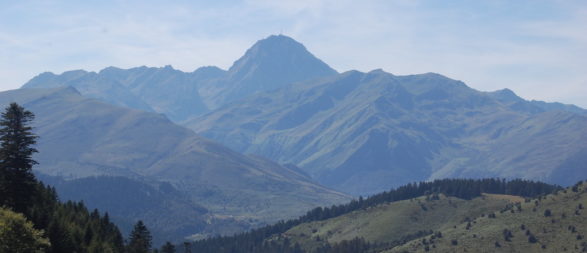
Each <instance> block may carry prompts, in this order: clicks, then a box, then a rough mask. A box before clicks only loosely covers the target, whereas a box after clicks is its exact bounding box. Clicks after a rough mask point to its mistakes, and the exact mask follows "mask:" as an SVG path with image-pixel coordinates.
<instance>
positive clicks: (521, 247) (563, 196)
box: [385, 183, 587, 252]
mask: <svg viewBox="0 0 587 253" xmlns="http://www.w3.org/2000/svg"><path fill="white" fill-rule="evenodd" d="M573 189H575V190H573ZM573 189H571V188H570V189H567V190H565V191H561V192H559V193H558V194H551V195H547V196H546V197H544V198H538V199H535V200H531V201H525V202H524V203H521V204H520V205H519V208H518V207H517V206H510V207H508V208H506V209H504V211H502V212H496V213H494V215H495V216H492V217H489V216H485V217H475V218H473V219H472V221H471V223H470V224H471V225H470V226H468V225H467V223H461V224H460V225H458V226H455V227H452V228H447V229H443V230H442V231H441V233H442V237H441V238H438V237H435V238H432V237H430V236H427V237H425V238H424V239H422V238H419V239H417V240H413V241H410V242H408V243H406V244H404V245H402V246H400V247H395V248H393V249H391V250H389V251H385V252H465V251H466V252H585V251H587V239H585V234H586V233H587V230H586V228H587V219H586V218H585V215H586V214H585V206H586V205H587V184H585V183H582V184H578V185H577V186H576V187H574V188H573Z"/></svg>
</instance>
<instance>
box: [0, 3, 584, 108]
mask: <svg viewBox="0 0 587 253" xmlns="http://www.w3.org/2000/svg"><path fill="white" fill-rule="evenodd" d="M280 32H281V33H283V34H285V35H288V36H291V37H293V38H294V39H296V40H298V41H300V42H301V43H303V44H304V45H306V47H307V48H308V49H309V50H310V51H311V52H312V53H314V55H316V56H317V57H319V58H321V59H322V60H324V61H325V62H326V63H328V64H329V65H330V66H332V67H333V68H335V69H337V70H338V71H341V72H342V71H346V70H351V69H357V70H361V71H369V70H372V69H377V68H382V69H384V70H385V71H388V72H390V73H393V74H398V75H401V74H415V73H424V72H437V73H440V74H443V75H446V76H448V77H451V78H454V79H458V80H462V81H464V82H466V83H467V84H468V85H469V86H471V87H473V88H476V89H479V90H485V91H488V90H496V89H501V88H505V87H508V88H510V89H512V90H514V91H515V92H516V93H518V94H519V95H521V96H522V97H524V98H527V99H537V100H545V101H560V102H564V103H574V104H577V105H580V106H582V107H587V67H586V66H587V1H584V0H575V1H573V0H548V1H547V0H508V1H506V0H486V1H482V0H474V1H473V0H460V1H457V0H455V1H450V0H447V1H438V0H428V1H424V0H422V1H419V0H380V1H377V0H374V1H349V0H336V1H335V0H325V1H318V0H295V1H294V0H292V1H290V0H282V1H270V0H246V1H230V0H227V1H187V0H186V1H148V0H147V1H146V0H142V1H122V0H102V1H48V0H44V1H10V0H0V90H7V89H13V88H17V87H20V85H22V84H23V83H24V82H26V81H27V80H28V79H30V78H32V77H33V76H35V75H37V74H39V73H41V72H44V71H51V72H55V73H61V72H63V71H66V70H71V69H86V70H92V71H97V70H100V69H102V68H104V67H107V66H117V67H122V68H130V67H135V66H140V65H147V66H155V67H158V66H164V65H167V64H170V65H172V66H174V67H175V68H177V69H181V70H184V71H193V70H194V69H196V68H198V67H200V66H205V65H216V66H219V67H221V68H228V67H229V66H230V65H231V64H232V62H233V61H235V60H236V59H237V58H238V57H240V56H241V55H242V54H243V53H244V51H245V50H246V49H247V48H248V47H250V46H251V45H252V44H253V43H254V42H255V41H257V40H259V39H262V38H265V37H267V36H268V35H270V34H277V33H280Z"/></svg>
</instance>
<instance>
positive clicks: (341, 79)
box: [186, 70, 587, 194]
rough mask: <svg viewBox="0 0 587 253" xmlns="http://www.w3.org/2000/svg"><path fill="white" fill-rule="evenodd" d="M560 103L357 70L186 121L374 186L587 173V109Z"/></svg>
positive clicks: (316, 173)
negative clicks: (584, 111)
mask: <svg viewBox="0 0 587 253" xmlns="http://www.w3.org/2000/svg"><path fill="white" fill-rule="evenodd" d="M569 108H571V109H569ZM556 109H557V108H555V106H553V105H552V104H548V106H547V108H545V107H544V106H539V105H537V104H536V103H535V102H528V101H525V100H523V99H521V98H519V97H518V96H516V95H515V94H514V93H513V92H511V91H508V90H505V91H500V92H493V93H488V92H480V91H476V90H474V89H471V88H469V87H468V86H467V85H465V84H464V83H463V82H460V81H456V80H452V79H449V78H446V77H444V76H441V75H438V74H434V73H428V74H422V75H411V76H394V75H392V74H389V73H385V72H383V71H381V70H376V71H372V72H369V73H361V72H357V71H350V72H346V73H343V74H340V75H338V76H334V77H331V78H326V79H322V80H320V81H308V82H302V83H295V84H292V85H287V86H285V87H283V88H281V89H278V90H273V91H269V92H266V93H262V94H257V95H255V96H252V97H249V98H247V99H245V100H243V101H242V102H240V103H235V104H232V105H229V106H225V107H222V108H220V109H218V110H215V111H213V112H211V113H208V114H206V115H203V116H201V117H198V118H196V119H194V120H192V121H188V122H187V123H186V125H187V126H189V127H191V128H192V129H194V130H195V131H196V132H198V133H200V134H202V135H204V136H206V137H209V138H212V139H214V140H217V141H219V142H221V143H224V144H226V145H228V146H229V147H232V148H234V149H235V150H237V151H241V152H245V153H253V154H259V155H262V156H265V157H268V158H270V159H274V160H276V161H278V162H280V163H293V164H296V165H297V166H299V167H301V168H303V169H304V170H305V171H306V172H308V173H309V174H310V175H312V176H313V177H314V178H317V179H318V180H319V181H320V182H322V183H324V184H326V185H328V186H331V187H334V188H336V189H338V190H342V191H347V192H350V193H353V194H370V193H375V192H379V191H383V190H387V189H389V187H392V186H398V185H401V184H405V183H408V182H412V181H416V180H427V179H432V178H443V177H487V176H496V177H497V176H499V177H508V178H512V177H521V178H528V179H539V180H545V181H548V182H554V183H561V184H567V183H572V181H574V179H572V180H568V179H564V178H561V176H559V174H560V173H562V172H563V171H565V173H567V174H568V173H571V172H572V173H571V174H574V175H577V176H581V177H587V171H585V170H584V167H582V165H581V163H582V162H585V161H587V160H586V158H582V156H581V155H580V154H584V153H585V150H587V141H586V140H587V129H586V128H585V127H584V126H585V125H586V124H587V117H586V116H585V115H583V114H581V113H575V112H573V111H574V109H573V108H572V107H561V109H562V110H556ZM579 110H582V109H579ZM583 164H584V163H583Z"/></svg>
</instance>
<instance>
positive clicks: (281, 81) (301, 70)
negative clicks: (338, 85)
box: [200, 35, 337, 108]
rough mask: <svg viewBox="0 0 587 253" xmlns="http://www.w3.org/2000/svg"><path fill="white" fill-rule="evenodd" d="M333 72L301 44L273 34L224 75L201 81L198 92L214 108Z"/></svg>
mask: <svg viewBox="0 0 587 253" xmlns="http://www.w3.org/2000/svg"><path fill="white" fill-rule="evenodd" d="M335 74H337V72H336V71H335V70H334V69H332V68H330V67H329V66H328V65H327V64H326V63H324V62H322V61H321V60H320V59H318V58H316V57H315V56H314V55H312V54H311V53H310V52H308V50H307V49H306V48H305V47H304V45H302V44H301V43H299V42H297V41H295V40H293V39H292V38H290V37H287V36H284V35H272V36H269V37H268V38H265V39H263V40H259V41H258V42H257V43H255V44H254V45H253V46H252V47H251V48H250V49H249V50H247V52H246V53H245V55H244V56H242V57H241V58H240V59H238V60H237V61H235V62H234V64H233V65H232V66H231V67H230V69H229V70H228V72H227V73H226V75H225V76H224V77H223V78H219V79H215V80H213V81H210V82H203V83H202V84H201V85H200V86H201V88H200V94H202V97H203V98H204V100H205V101H206V102H207V104H208V105H209V106H210V107H211V108H217V107H219V106H222V105H224V104H227V103H229V102H232V101H235V100H238V99H241V98H244V97H246V96H248V95H251V94H254V93H257V92H260V91H268V90H273V89H276V88H279V87H282V86H283V85H286V84H289V83H293V82H299V81H304V80H309V79H315V78H320V77H326V76H332V75H335Z"/></svg>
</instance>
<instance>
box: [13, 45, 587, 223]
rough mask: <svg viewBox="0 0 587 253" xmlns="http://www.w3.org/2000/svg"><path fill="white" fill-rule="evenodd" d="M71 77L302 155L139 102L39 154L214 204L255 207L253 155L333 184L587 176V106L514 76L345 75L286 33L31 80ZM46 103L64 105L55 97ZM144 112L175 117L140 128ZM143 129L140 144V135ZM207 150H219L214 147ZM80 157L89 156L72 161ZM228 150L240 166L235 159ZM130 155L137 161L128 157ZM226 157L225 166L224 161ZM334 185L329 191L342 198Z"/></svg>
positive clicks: (79, 123)
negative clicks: (242, 47)
mask: <svg viewBox="0 0 587 253" xmlns="http://www.w3.org/2000/svg"><path fill="white" fill-rule="evenodd" d="M57 86H72V87H74V88H75V89H77V90H78V91H79V92H80V93H81V94H82V95H84V96H87V97H92V98H96V99H99V100H102V101H103V102H106V103H110V104H114V105H118V106H126V107H130V108H134V109H138V110H142V111H146V112H158V113H162V114H165V116H167V117H168V118H169V119H171V120H172V121H173V122H175V123H179V124H182V125H184V126H187V127H188V128H190V129H193V130H194V131H195V132H196V133H198V134H200V135H202V136H204V137H207V138H210V139H212V140H215V141H218V142H220V143H222V144H224V145H226V146H228V147H229V148H231V149H232V150H235V151H237V152H242V153H248V154H254V155H258V156H261V157H266V158H268V159H271V160H273V161H276V162H277V163H280V164H292V165H294V166H293V167H288V168H286V167H285V166H280V165H278V164H276V163H273V162H270V161H267V160H265V159H263V158H259V157H251V156H243V155H240V154H238V153H236V152H233V151H231V150H230V149H228V148H225V147H222V146H220V145H218V144H215V143H213V142H210V141H207V140H205V139H202V138H200V137H197V136H196V135H194V134H193V133H192V132H190V131H188V130H187V129H185V128H182V127H179V126H177V125H174V124H172V122H170V121H165V116H164V115H156V114H153V113H150V114H148V115H149V117H147V118H148V119H143V118H142V117H139V118H135V117H138V116H137V115H139V114H140V115H143V114H144V113H143V112H139V111H133V110H126V111H125V113H122V112H121V113H120V114H117V115H118V116H117V117H114V118H115V119H116V120H113V118H112V117H111V116H107V117H105V118H104V120H103V121H98V122H94V121H92V122H91V123H89V121H88V122H84V121H83V120H82V119H83V118H81V119H76V121H75V123H76V124H63V126H62V127H65V128H67V127H68V126H69V125H73V126H75V127H70V128H69V129H67V130H64V132H63V133H62V134H63V136H55V137H49V138H54V139H55V140H59V142H57V141H55V142H54V143H53V144H51V145H49V144H47V147H46V149H48V150H49V152H45V153H46V154H40V155H39V157H40V158H43V159H46V161H45V162H44V163H43V164H44V165H43V166H45V169H46V170H47V171H50V172H51V173H53V174H61V175H65V176H67V175H68V173H72V172H71V171H69V169H63V168H64V166H63V164H70V165H72V166H69V167H68V168H71V167H73V166H79V168H78V169H77V170H78V172H75V173H80V176H81V175H93V174H96V173H98V172H100V171H101V172H104V173H105V171H108V173H109V174H112V173H114V172H116V173H115V174H116V175H123V176H127V177H132V176H136V175H139V176H150V177H160V178H162V179H163V180H169V181H173V182H176V183H175V185H177V187H178V189H180V190H186V191H194V192H206V191H210V192H211V195H206V196H207V197H205V196H203V195H202V196H200V198H197V199H198V201H203V202H202V203H199V204H202V205H203V206H206V207H207V208H211V211H212V212H214V211H219V210H224V209H223V208H224V206H223V205H217V204H211V203H206V201H207V198H208V197H209V196H224V197H218V198H215V197H214V198H212V199H216V200H218V199H224V200H225V201H226V203H227V204H226V205H227V207H226V208H227V210H230V209H231V208H234V209H233V210H240V211H243V210H249V209H246V208H245V209H242V208H240V209H239V207H238V206H239V205H241V204H242V203H248V201H250V199H248V197H246V196H247V195H246V194H242V195H241V194H238V193H239V191H240V188H239V187H244V186H247V187H251V185H252V186H261V185H263V186H267V185H271V184H268V183H267V182H264V183H259V182H258V181H255V182H254V183H250V182H249V183H245V182H248V181H246V180H242V178H241V177H243V174H240V173H237V174H235V173H234V172H235V171H240V170H237V168H238V169H240V168H241V167H239V166H241V164H249V165H250V166H245V168H247V169H248V170H249V171H254V169H253V168H257V167H261V168H267V167H266V166H269V168H271V169H269V168H268V169H265V170H262V171H263V173H268V174H271V172H272V171H280V173H285V174H280V175H283V177H284V178H285V179H287V180H291V179H292V178H293V179H295V180H298V179H299V180H301V181H298V183H300V182H302V181H303V182H304V183H306V182H310V179H309V178H306V177H305V174H304V173H307V174H308V175H310V176H311V177H312V178H313V179H315V180H317V181H318V182H320V183H322V184H324V185H326V186H329V187H333V188H335V189H337V190H339V191H343V192H347V193H351V194H353V195H369V194H373V193H376V192H380V191H383V190H388V189H389V188H390V187H394V186H398V185H402V184H405V183H408V182H413V181H419V180H429V179H436V178H446V177H476V178H477V177H506V178H517V177H521V178H526V179H535V180H543V181H546V182H550V183H557V184H562V185H568V184H570V183H573V182H574V181H575V180H576V179H577V178H587V171H586V170H585V169H584V165H585V164H587V129H586V128H585V126H586V125H587V112H586V110H584V109H582V108H579V107H576V106H573V105H564V104H560V103H545V102H541V101H526V100H524V99H522V98H520V97H518V96H517V95H516V94H514V93H513V92H512V91H511V90H508V89H504V90H499V91H495V92H482V91H477V90H474V89H472V88H470V87H468V86H467V85H466V84H464V83H463V82H460V81H457V80H453V79H450V78H447V77H444V76H442V75H439V74H435V73H427V74H419V75H409V76H396V75H393V74H390V73H386V72H384V71H382V70H375V71H371V72H368V73H363V72H358V71H348V72H345V73H340V74H339V73H337V72H336V71H335V70H333V69H332V68H330V67H329V66H328V65H327V64H325V63H324V62H322V61H321V60H319V59H318V58H316V57H315V56H313V55H312V54H311V53H310V52H308V50H307V49H306V48H305V47H304V46H303V45H302V44H300V43H298V42H296V41H294V40H293V39H291V38H289V37H287V36H283V35H279V36H270V37H268V38H266V39H263V40H260V41H258V42H257V43H256V44H255V45H253V47H252V48H251V49H249V50H248V51H247V52H246V53H245V55H244V56H243V57H241V58H240V59H239V60H237V61H236V62H235V63H234V64H233V66H232V67H230V68H229V69H228V70H222V69H219V68H217V67H203V68H200V69H197V70H196V71H194V72H191V73H185V72H181V71H178V70H174V69H173V68H171V67H170V66H167V67H164V68H147V67H139V68H133V69H128V70H124V69H118V68H113V67H110V68H106V69H104V70H102V71H100V72H99V73H93V72H85V71H72V72H65V73H63V74H61V75H54V74H51V73H44V74H41V75H39V76H37V77H35V78H33V79H32V80H31V81H29V82H28V83H27V84H25V85H24V86H23V89H22V90H21V91H18V92H22V94H28V93H35V91H34V89H32V88H48V87H57ZM69 92H73V91H69ZM23 96H24V95H23ZM78 97H80V96H78ZM60 99H63V98H60ZM68 99H69V98H68ZM80 99H81V98H80ZM56 100H58V99H56ZM92 101H93V100H92ZM95 103H97V102H93V104H95ZM33 104H34V103H33ZM93 104H92V105H89V104H88V105H87V106H86V108H84V109H83V110H82V109H79V111H77V110H78V109H77V107H75V108H69V107H67V108H58V109H57V108H56V110H63V111H62V112H59V113H60V114H58V115H57V116H55V117H56V119H59V120H57V121H56V122H57V123H55V122H47V123H46V124H58V122H60V121H62V120H64V119H67V116H68V114H67V112H70V111H73V113H76V115H77V114H79V115H84V114H83V113H82V111H84V112H93V114H92V115H94V114H97V115H99V114H100V113H102V112H101V109H100V110H97V109H93V108H92V107H93V106H94V105H93ZM47 107H48V108H50V107H49V106H47ZM100 108H101V107H100ZM112 108H113V107H112ZM76 111H77V112H76ZM42 113H47V114H49V113H50V112H49V111H48V109H45V108H43V110H42V111H40V113H39V114H42ZM51 113H57V112H51ZM52 115H53V114H52ZM145 115H146V114H145ZM163 122H164V123H163ZM142 124H144V125H149V126H154V125H157V124H161V125H164V126H165V128H164V129H163V128H159V127H153V128H152V130H147V131H143V130H140V131H139V130H136V129H137V128H136V127H137V126H143V125H142ZM90 126H95V127H96V129H100V131H106V130H107V131H108V134H103V133H101V132H100V133H93V132H92V134H90V135H89V136H90V137H89V138H88V139H91V140H92V141H91V142H90V141H89V140H86V139H85V137H84V139H83V140H78V139H74V138H73V137H71V136H74V135H75V134H76V133H77V132H80V131H81V130H80V129H86V128H88V129H91V128H90ZM82 127H85V128H82ZM120 128H122V129H127V130H125V131H121V130H119V129H120ZM40 129H41V128H40ZM149 131H150V132H149ZM65 133H69V134H65ZM40 134H41V135H43V134H47V135H48V136H52V135H54V134H55V133H52V132H45V133H40ZM46 138H47V137H46ZM68 138H69V139H68ZM129 139H133V141H136V143H137V145H136V146H135V145H134V144H133V145H132V146H129V144H128V143H129V141H130V140H129ZM51 140H53V139H51ZM91 143H99V144H100V145H97V144H91ZM133 143H135V142H133ZM194 143H195V144H197V148H196V146H195V144H194ZM41 145H43V144H41ZM58 145H63V146H65V147H67V146H68V145H71V146H72V147H75V148H74V151H75V152H72V153H71V154H69V153H66V152H63V153H59V154H58V153H57V152H60V151H59V150H60V149H57V148H56V147H59V146H58ZM90 147H91V148H90ZM96 147H101V148H100V149H96ZM147 147H149V148H148V150H144V149H147ZM150 147H155V148H152V149H151V148H150ZM202 147H205V148H202ZM53 149H55V151H53ZM94 149H96V150H94ZM78 150H88V152H87V153H80V152H82V151H78ZM212 151H214V153H213V154H211V153H209V152H212ZM76 152H77V153H76ZM202 152H204V153H205V154H207V156H205V157H206V158H205V159H204V158H202V157H203V156H204V154H202ZM207 152H208V153H207ZM43 156H45V157H43ZM210 157H213V158H214V159H212V158H210ZM225 157H230V158H229V159H227V158H225ZM43 159H41V160H43ZM57 159H59V160H57ZM76 159H78V160H79V159H81V160H83V161H84V162H83V163H77V162H75V163H71V162H70V161H71V160H74V161H75V160H76ZM210 159H211V160H210ZM47 161H51V162H47ZM202 161H206V162H204V163H205V165H206V166H204V167H203V168H205V169H199V170H197V171H198V173H196V172H194V171H193V170H192V167H190V166H191V165H194V164H198V166H199V163H202ZM212 161H213V162H212ZM227 161H230V164H234V166H228V167H226V166H224V164H225V163H226V162H227ZM122 163H124V164H125V165H124V166H125V168H131V169H128V170H126V169H125V170H123V169H119V167H117V166H119V165H118V164H122ZM95 164H99V166H97V165H95ZM236 164H238V165H236ZM105 165H107V166H105ZM188 165H190V166H188ZM219 166H220V167H222V168H223V170H222V172H219V171H216V170H215V169H216V168H218V167H219ZM297 167H299V168H301V169H302V170H303V171H304V172H300V171H298V170H297V169H296V168H297ZM230 168H233V170H231V169H230ZM199 171H205V172H206V173H204V172H199ZM227 171H230V173H227ZM240 172H242V171H240ZM75 173H74V174H75ZM207 173H211V174H207ZM249 173H252V174H254V173H253V172H249ZM230 175H234V177H230ZM244 175H247V174H246V173H245V174H244ZM190 177H193V179H194V180H192V179H190ZM209 177H210V178H212V179H208V178H209ZM245 178H247V177H245ZM255 178H256V180H257V179H259V178H258V177H255ZM247 179H248V178H247ZM285 179H284V180H285ZM198 180H199V181H198ZM204 180H205V181H204ZM210 180H211V181H210ZM259 180H260V179H259ZM287 180H286V181H287ZM179 182H181V183H179ZM202 184H203V185H205V187H204V186H201V185H202ZM221 184H225V185H228V186H231V187H229V188H230V190H228V189H227V188H223V190H218V189H217V188H215V187H220V186H219V185H221ZM233 184H235V185H238V187H232V185H233ZM196 185H197V186H196ZM212 185H213V187H212ZM297 185H299V184H297ZM198 187H200V188H198ZM202 187H203V188H204V190H202V189H201V188H202ZM313 187H318V188H313V189H315V191H319V192H327V190H326V189H325V188H319V186H316V185H313ZM255 189H256V190H258V191H262V192H265V193H266V194H274V195H272V196H274V197H275V198H278V196H282V195H281V194H285V195H287V196H290V197H292V195H288V192H289V191H288V190H287V189H288V188H287V187H281V186H277V185H276V187H269V188H267V187H265V188H263V187H258V188H255ZM218 192H220V193H218ZM217 194H219V195H217ZM329 194H330V193H329ZM332 194H334V195H329V197H327V198H326V199H331V200H333V199H336V198H331V197H332V196H337V195H336V194H335V193H332ZM226 196H235V197H234V198H232V197H226ZM306 197H308V198H309V195H306ZM266 198H267V199H271V197H268V196H267V197H266ZM337 198H338V197H337ZM237 202H238V203H241V204H235V203H237ZM253 202H254V201H253ZM286 202H287V201H286V200H284V204H283V205H286V204H285V203H286ZM255 203H256V204H252V205H253V206H256V208H254V209H252V210H250V212H248V213H249V214H257V215H259V216H263V215H268V214H269V213H270V212H269V211H268V212H267V213H263V212H264V211H261V210H266V209H264V208H265V206H264V204H261V203H263V202H262V201H261V202H255ZM312 203H314V204H319V203H320V201H319V200H318V199H316V201H315V202H312ZM278 205H281V204H278ZM210 206H211V207H210ZM235 206H237V207H235ZM247 208H249V207H247Z"/></svg>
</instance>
